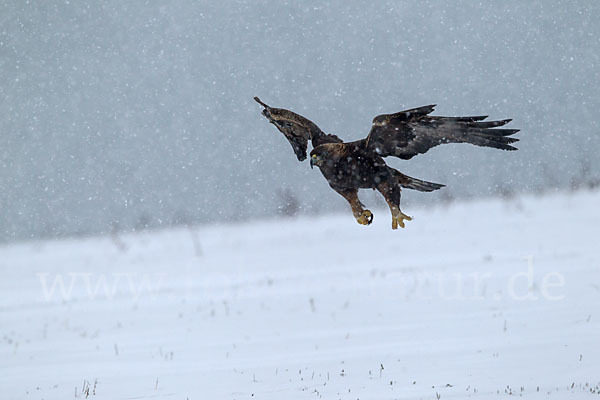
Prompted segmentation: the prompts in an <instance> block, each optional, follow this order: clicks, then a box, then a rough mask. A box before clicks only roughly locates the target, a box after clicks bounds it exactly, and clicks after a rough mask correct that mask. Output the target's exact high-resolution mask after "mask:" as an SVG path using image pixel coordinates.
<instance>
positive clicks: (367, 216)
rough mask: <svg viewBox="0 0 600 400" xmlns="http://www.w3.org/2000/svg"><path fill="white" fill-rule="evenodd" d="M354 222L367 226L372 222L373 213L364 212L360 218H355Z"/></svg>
mask: <svg viewBox="0 0 600 400" xmlns="http://www.w3.org/2000/svg"><path fill="white" fill-rule="evenodd" d="M356 222H358V223H359V224H361V225H369V224H371V222H373V213H372V212H371V211H369V210H364V211H363V212H362V214H360V216H358V217H357V218H356Z"/></svg>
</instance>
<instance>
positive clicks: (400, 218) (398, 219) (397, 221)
mask: <svg viewBox="0 0 600 400" xmlns="http://www.w3.org/2000/svg"><path fill="white" fill-rule="evenodd" d="M404 220H407V221H412V217H409V216H408V215H406V214H404V213H403V212H400V214H399V215H397V216H395V217H392V229H398V225H399V226H400V228H405V227H406V224H404Z"/></svg>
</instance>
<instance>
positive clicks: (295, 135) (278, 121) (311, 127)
mask: <svg viewBox="0 0 600 400" xmlns="http://www.w3.org/2000/svg"><path fill="white" fill-rule="evenodd" d="M254 100H256V101H257V102H258V103H259V104H260V105H261V106H263V107H264V108H265V109H264V110H263V111H262V113H263V115H264V116H265V117H267V119H268V120H269V122H270V123H272V124H273V125H275V126H276V127H277V129H279V130H280V131H281V133H283V135H284V136H285V137H286V139H287V140H288V142H290V144H291V145H292V148H293V149H294V153H295V154H296V157H298V161H304V160H305V159H306V149H307V147H308V141H309V140H310V141H311V142H312V146H313V147H317V146H318V145H320V144H323V143H341V142H342V140H341V139H340V138H339V137H337V136H335V135H328V134H326V133H325V132H323V131H322V130H321V129H319V127H318V126H317V125H316V124H315V123H314V122H312V121H310V120H308V119H306V118H304V117H303V116H302V115H298V114H296V113H294V112H292V111H289V110H285V109H283V108H273V107H269V106H268V105H266V104H265V103H263V102H262V101H260V99H259V98H258V97H255V98H254Z"/></svg>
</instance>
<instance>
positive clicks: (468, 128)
mask: <svg viewBox="0 0 600 400" xmlns="http://www.w3.org/2000/svg"><path fill="white" fill-rule="evenodd" d="M254 100H256V101H257V102H258V103H259V104H260V105H261V106H263V107H264V110H263V111H262V114H263V115H264V116H265V117H267V119H268V120H269V122H271V123H272V124H273V125H275V126H276V127H277V129H279V130H280V131H281V133H283V134H284V136H285V137H286V139H287V140H288V141H289V142H290V144H291V145H292V148H293V149H294V153H296V157H298V160H299V161H303V160H305V159H306V149H307V146H308V141H309V140H310V141H311V142H312V146H313V149H312V151H311V152H310V166H311V168H312V167H313V166H315V165H316V166H317V167H319V169H320V170H321V173H322V174H323V176H324V177H325V179H327V182H328V183H329V186H331V188H332V189H333V190H335V191H336V192H338V193H339V194H341V195H342V196H343V197H344V198H345V199H346V200H347V201H348V203H350V207H352V212H353V214H354V217H355V218H356V221H357V222H358V223H359V224H362V225H369V224H370V223H371V222H372V221H373V214H372V213H371V211H369V210H365V209H364V208H363V204H362V203H361V202H360V200H359V199H358V189H376V190H378V191H379V192H380V193H381V194H382V195H383V197H385V201H386V202H387V204H388V205H389V207H390V211H391V213H392V229H397V228H398V225H399V226H401V227H402V228H404V220H407V221H410V220H411V219H412V218H411V217H409V216H408V215H406V214H404V213H403V212H402V211H401V210H400V191H401V188H407V189H414V190H419V191H421V192H431V191H433V190H437V189H439V188H441V187H443V186H444V185H441V184H439V183H432V182H426V181H422V180H420V179H416V178H411V177H410V176H407V175H404V174H403V173H401V172H400V171H397V170H395V169H394V168H391V167H389V166H387V165H386V163H385V161H384V159H383V157H387V156H395V157H399V158H401V159H403V160H409V159H411V158H412V157H414V156H416V155H417V154H423V153H425V152H426V151H427V150H429V149H431V148H432V147H435V146H437V145H440V144H444V143H471V144H474V145H477V146H485V147H493V148H495V149H502V150H517V149H516V148H515V147H513V146H511V145H510V144H511V143H514V142H516V141H518V140H519V139H515V138H512V137H509V136H511V135H513V134H515V133H517V132H519V130H518V129H493V128H497V127H499V126H504V125H506V124H507V123H509V122H510V121H511V120H510V119H504V120H501V121H483V120H484V119H486V118H487V115H485V116H475V117H440V116H430V115H429V114H430V113H431V112H432V111H433V110H434V107H435V105H429V106H424V107H418V108H413V109H410V110H405V111H400V112H397V113H395V114H382V115H378V116H376V117H375V118H373V125H372V126H371V131H370V132H369V135H368V136H367V137H366V138H365V139H361V140H357V141H355V142H349V143H344V142H343V141H342V140H341V139H340V138H339V137H337V136H335V135H331V134H326V133H324V132H323V131H322V130H321V129H319V127H318V126H317V125H315V124H314V123H313V122H312V121H310V120H308V119H306V118H304V117H303V116H301V115H298V114H296V113H294V112H292V111H289V110H285V109H283V108H273V107H269V106H268V105H266V104H265V103H263V102H262V101H261V100H260V99H259V98H258V97H255V98H254Z"/></svg>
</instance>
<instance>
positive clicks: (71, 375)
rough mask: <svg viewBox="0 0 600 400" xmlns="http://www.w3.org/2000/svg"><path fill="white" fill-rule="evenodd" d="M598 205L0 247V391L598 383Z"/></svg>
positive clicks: (529, 202)
mask: <svg viewBox="0 0 600 400" xmlns="http://www.w3.org/2000/svg"><path fill="white" fill-rule="evenodd" d="M599 205H600V193H598V192H595V193H589V192H581V193H575V194H561V195H552V196H546V197H524V198H516V199H513V200H508V201H502V200H486V201H476V202H467V203H462V204H455V205H452V206H450V207H438V208H434V209H424V208H416V209H414V208H413V209H406V210H405V211H406V212H407V213H408V214H412V215H413V216H414V217H415V220H414V221H412V222H409V223H408V227H407V229H405V230H399V231H392V230H391V229H390V218H389V215H388V213H387V211H384V210H374V211H375V221H374V224H373V225H371V226H370V227H363V226H359V225H358V224H356V223H355V222H354V220H353V218H352V216H351V214H350V213H349V212H348V213H347V214H343V215H336V216H327V217H319V218H300V219H291V220H273V221H268V222H261V223H252V224H241V225H237V226H236V225H221V226H207V227H202V228H199V229H195V230H186V229H180V230H171V231H163V232H155V233H144V234H136V235H128V236H122V237H106V238H90V239H85V240H67V241H48V242H36V243H27V244H19V245H12V246H5V247H2V248H0V271H1V272H2V277H3V279H2V280H0V390H1V393H0V397H1V398H2V399H11V400H12V399H68V398H75V397H80V398H85V397H87V396H86V392H89V397H88V398H96V399H111V400H112V399H162V398H164V399H182V400H185V399H187V398H189V399H277V400H280V399H286V400H288V399H315V398H324V399H337V398H340V399H419V398H423V399H436V398H441V399H445V398H454V399H458V398H465V397H472V398H476V399H489V398H493V399H496V398H500V397H506V396H507V394H508V393H509V392H512V394H513V395H523V397H526V398H547V397H549V398H557V399H558V398H560V399H564V398H580V397H581V398H600V395H599V394H598V385H600V255H599V253H598V242H599V240H598V238H599V237H600V235H599V233H600V228H599V226H600V212H599V211H598V206H599ZM61 284H62V286H61Z"/></svg>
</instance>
